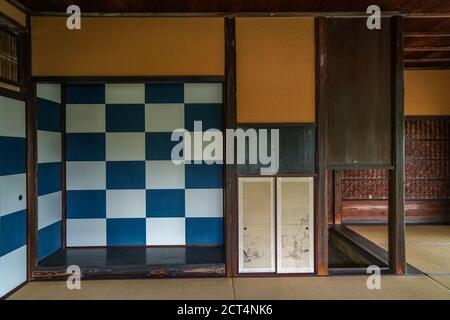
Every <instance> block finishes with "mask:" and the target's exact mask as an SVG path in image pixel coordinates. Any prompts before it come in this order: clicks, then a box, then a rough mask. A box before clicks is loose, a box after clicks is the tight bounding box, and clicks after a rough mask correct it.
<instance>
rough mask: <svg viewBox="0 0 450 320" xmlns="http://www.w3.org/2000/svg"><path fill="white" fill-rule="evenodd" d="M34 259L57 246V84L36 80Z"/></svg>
mask: <svg viewBox="0 0 450 320" xmlns="http://www.w3.org/2000/svg"><path fill="white" fill-rule="evenodd" d="M36 89H37V90H36V91H37V92H36V93H37V129H38V131H37V146H38V153H37V156H38V259H39V260H42V259H44V258H45V257H47V256H49V255H50V254H52V253H53V252H55V251H56V250H58V249H59V248H61V239H62V238H61V236H62V233H61V228H62V221H61V220H62V215H61V212H62V202H61V198H62V197H61V193H62V191H61V139H62V136H61V135H62V134H61V85H59V84H47V83H38V84H37V88H36Z"/></svg>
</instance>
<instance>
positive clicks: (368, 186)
mask: <svg viewBox="0 0 450 320" xmlns="http://www.w3.org/2000/svg"><path fill="white" fill-rule="evenodd" d="M405 154H406V165H405V171H406V185H405V193H406V200H450V118H442V119H430V120H408V121H406V146H405ZM387 187H388V182H387V172H386V171H385V170H367V169H366V170H351V171H344V172H343V175H342V199H343V200H384V199H387Z"/></svg>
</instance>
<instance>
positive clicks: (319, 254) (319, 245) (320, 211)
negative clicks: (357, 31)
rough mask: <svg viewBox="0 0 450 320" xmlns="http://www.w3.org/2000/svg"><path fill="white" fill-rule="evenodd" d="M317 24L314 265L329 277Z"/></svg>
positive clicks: (322, 42) (322, 53) (321, 33)
mask: <svg viewBox="0 0 450 320" xmlns="http://www.w3.org/2000/svg"><path fill="white" fill-rule="evenodd" d="M315 24H316V32H315V33H316V121H317V126H316V128H317V129H316V130H317V132H316V136H317V141H316V168H317V178H316V182H315V193H316V196H315V199H316V200H315V219H314V220H315V223H314V234H315V236H314V250H315V254H314V264H315V273H316V275H328V168H327V162H328V161H327V128H328V123H327V122H328V120H327V119H328V116H327V111H326V109H327V106H326V101H327V100H326V99H325V81H326V77H325V76H326V63H327V55H326V52H327V48H326V45H327V43H326V18H324V17H319V18H316V19H315Z"/></svg>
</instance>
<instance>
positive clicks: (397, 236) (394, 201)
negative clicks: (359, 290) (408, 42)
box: [388, 16, 406, 274]
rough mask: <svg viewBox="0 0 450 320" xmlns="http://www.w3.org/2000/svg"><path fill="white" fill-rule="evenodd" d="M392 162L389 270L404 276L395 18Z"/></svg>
mask: <svg viewBox="0 0 450 320" xmlns="http://www.w3.org/2000/svg"><path fill="white" fill-rule="evenodd" d="M391 26H392V32H391V37H392V63H391V66H392V75H391V80H392V87H391V89H392V90H391V91H392V110H393V111H392V115H393V117H392V118H393V119H392V123H393V130H392V137H393V140H392V142H393V143H392V159H393V164H394V169H393V170H390V171H389V217H388V230H389V267H390V269H391V271H392V272H393V273H395V274H404V273H405V269H406V267H405V265H406V262H405V208H404V206H405V190H404V185H405V165H404V157H405V141H404V139H405V121H404V106H403V20H402V17H401V16H396V17H393V18H392V23H391Z"/></svg>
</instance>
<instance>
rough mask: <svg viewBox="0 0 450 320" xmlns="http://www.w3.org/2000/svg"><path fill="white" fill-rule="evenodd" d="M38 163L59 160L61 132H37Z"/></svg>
mask: <svg viewBox="0 0 450 320" xmlns="http://www.w3.org/2000/svg"><path fill="white" fill-rule="evenodd" d="M37 145H38V163H51V162H61V133H59V132H50V131H41V130H39V131H38V132H37Z"/></svg>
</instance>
